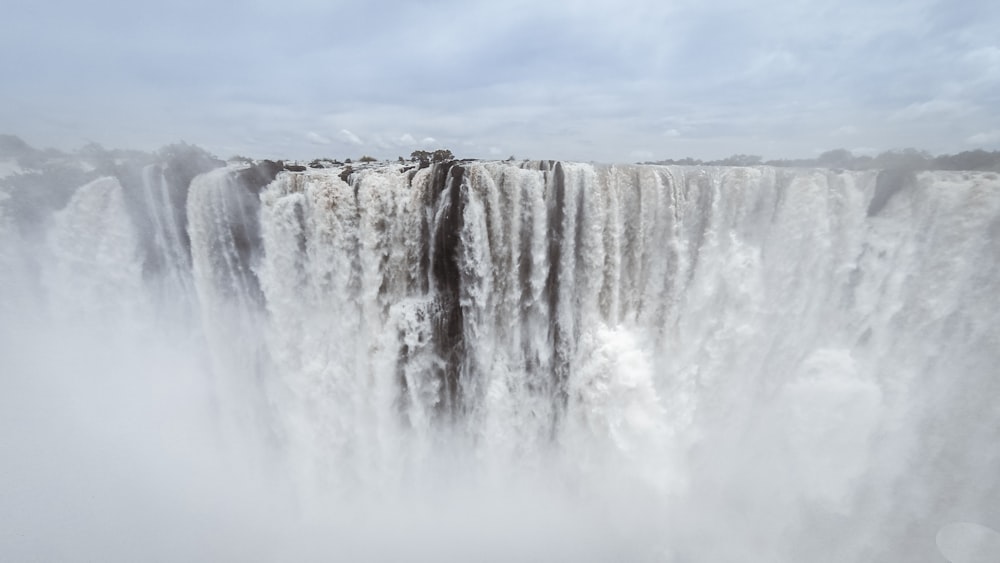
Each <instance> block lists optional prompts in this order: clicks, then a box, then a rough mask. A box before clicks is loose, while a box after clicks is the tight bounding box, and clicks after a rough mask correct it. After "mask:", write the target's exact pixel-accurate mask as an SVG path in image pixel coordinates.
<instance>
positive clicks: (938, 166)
mask: <svg viewBox="0 0 1000 563" xmlns="http://www.w3.org/2000/svg"><path fill="white" fill-rule="evenodd" d="M641 164H679V165H686V166H757V165H761V164H763V165H766V166H780V167H790V168H832V169H841V170H880V169H892V170H988V171H994V172H1000V151H992V152H991V151H985V150H982V149H976V150H971V151H963V152H960V153H957V154H943V155H938V156H934V155H932V154H931V153H929V152H927V151H924V150H918V149H914V148H907V149H902V150H891V151H885V152H883V153H881V154H879V155H877V156H868V155H855V154H853V153H851V151H849V150H847V149H834V150H830V151H826V152H824V153H822V154H820V155H819V156H817V157H816V158H801V159H776V160H766V161H765V160H764V159H763V158H761V157H760V156H757V155H749V154H734V155H732V156H729V157H726V158H723V159H719V160H699V159H696V158H691V157H686V158H681V159H665V160H657V161H649V162H643V163H641Z"/></svg>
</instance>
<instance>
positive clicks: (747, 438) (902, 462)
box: [0, 161, 1000, 561]
mask: <svg viewBox="0 0 1000 563" xmlns="http://www.w3.org/2000/svg"><path fill="white" fill-rule="evenodd" d="M169 170H170V168H169V167H168V166H166V165H164V164H162V163H156V164H150V165H147V166H146V167H145V168H144V169H143V170H142V174H141V181H140V182H138V183H136V182H133V183H131V184H129V183H127V182H125V181H121V180H120V179H118V178H116V177H104V178H100V179H97V180H94V181H93V182H90V183H88V184H86V185H84V186H82V187H80V188H79V189H78V190H77V191H76V193H75V195H74V196H73V197H72V199H71V200H70V201H69V203H68V204H67V205H66V206H65V208H63V209H61V210H58V211H55V212H54V213H51V214H50V215H49V217H48V219H47V222H46V223H45V224H44V225H43V226H42V227H41V228H39V229H38V231H39V232H40V233H42V234H41V235H39V236H40V237H41V238H39V239H38V240H32V239H31V237H32V236H35V235H33V234H32V233H33V232H34V231H24V232H21V231H19V230H18V228H17V224H16V221H14V220H13V219H12V216H11V213H12V212H11V211H10V210H11V209H13V208H12V207H10V206H9V202H10V201H11V198H12V196H10V195H7V194H4V193H0V234H2V236H3V240H2V241H0V260H2V262H0V264H2V265H3V266H4V270H5V272H4V274H3V275H0V282H2V285H0V288H2V289H3V290H4V294H3V295H2V296H0V313H3V314H4V318H3V319H2V320H0V335H3V339H2V344H0V357H2V358H3V360H2V362H3V364H2V365H0V367H3V368H4V369H2V370H0V371H3V372H6V374H7V375H5V377H4V383H3V384H2V385H3V386H4V389H3V393H2V394H3V396H4V398H3V399H0V409H3V410H4V411H5V412H8V413H10V414H8V415H7V416H8V417H9V419H8V421H7V422H5V424H4V425H3V426H4V429H3V430H2V431H0V438H3V439H5V440H6V442H7V443H10V444H11V448H12V449H11V450H10V451H11V452H12V455H11V456H9V457H10V459H11V461H8V462H5V463H4V465H6V466H7V467H8V473H9V474H10V475H12V479H13V480H12V481H7V482H8V483H9V484H7V485H0V493H2V492H4V491H7V493H8V494H7V496H8V497H9V498H11V499H12V500H11V502H10V503H5V504H7V507H6V508H0V520H3V521H5V522H7V523H8V525H10V526H12V529H13V530H14V533H13V535H12V536H11V537H14V538H16V539H15V540H13V544H12V546H11V547H8V548H3V547H0V554H2V553H4V552H5V551H7V550H9V556H10V557H11V558H13V559H15V560H23V559H30V558H32V557H35V558H39V557H41V558H42V559H46V558H48V559H52V558H56V559H67V560H75V559H89V558H98V559H103V560H127V559H148V558H150V557H151V556H152V555H154V554H156V553H160V552H162V553H166V554H168V555H169V558H182V559H194V560H220V559H221V560H261V561H268V560H317V561H319V560H324V561H325V560H337V559H356V560H369V559H372V560H397V559H399V558H401V557H404V556H405V557H407V558H414V559H417V560H424V559H427V560H430V559H446V560H468V559H476V560H497V561H510V560H523V559H531V558H543V559H572V560H581V561H589V560H594V561H606V560H636V559H640V558H641V559H644V560H651V561H734V560H740V561H875V560H907V561H938V560H940V559H939V557H940V556H939V555H938V551H937V547H936V544H935V541H939V542H940V541H947V542H951V543H948V545H949V546H952V545H953V544H954V541H957V540H954V539H953V536H954V533H953V532H954V530H957V529H959V528H956V527H955V526H956V524H955V523H961V522H978V523H980V524H981V525H983V526H992V527H994V528H996V527H998V526H1000V512H998V509H997V508H996V507H997V506H1000V502H998V501H1000V480H998V479H997V478H996V475H998V472H1000V450H998V449H997V448H996V447H995V444H996V440H997V439H998V438H1000V409H997V408H996V404H995V403H996V397H997V396H1000V373H998V372H997V367H996V366H998V365H1000V307H998V306H997V297H996V296H997V295H1000V181H998V179H997V177H996V175H995V174H990V173H978V172H977V173H961V172H921V173H916V174H911V173H898V172H874V171H871V172H845V171H831V170H813V169H778V168H771V167H752V168H750V167H748V168H725V167H683V166H598V165H590V164H577V163H566V162H551V161H540V162H526V163H520V164H519V163H509V162H506V163H499V162H458V161H456V162H445V163H435V164H432V165H430V166H427V167H423V168H421V167H416V166H403V165H388V164H383V165H370V166H368V167H359V169H357V170H346V169H341V168H337V169H307V170H305V171H299V172H289V171H285V172H282V173H280V174H277V176H276V177H275V175H274V174H273V173H263V172H261V170H260V169H258V168H257V167H247V166H246V165H241V166H230V167H224V168H218V169H215V170H211V171H208V172H205V173H203V174H200V175H198V176H197V177H195V178H194V179H193V180H191V181H190V183H189V184H188V183H187V181H186V180H185V181H183V182H179V181H177V180H176V179H175V180H170V179H168V175H169ZM192 176H193V174H192ZM130 190H131V191H130ZM129 202H137V203H134V204H130V203H129ZM8 265H9V267H8ZM31 295H38V296H40V298H38V299H33V298H30V297H29V296H31ZM8 313H9V314H8ZM46 446H51V448H46ZM40 448H42V449H40ZM43 449H44V451H43ZM0 467H3V465H0ZM74 467H76V468H79V477H72V478H70V477H68V476H66V475H67V474H74V470H73V469H72V468H74ZM107 467H112V468H113V469H112V470H110V471H106V469H107ZM35 469H38V471H36V470H35ZM53 482H54V483H56V486H55V487H53V488H47V485H46V484H47V483H53ZM10 483H12V484H10ZM117 485H120V487H119V488H116V486H117ZM41 491H48V492H46V493H45V494H40V492H41ZM35 493H39V494H38V495H37V496H38V498H40V499H41V500H38V499H37V498H35V497H33V494H35ZM56 507H63V508H62V509H59V510H65V511H67V513H68V514H69V515H70V517H68V518H67V519H65V520H61V521H55V520H53V521H50V522H42V521H40V520H37V519H38V518H39V515H49V514H51V512H50V511H55V510H57V508H56ZM26 514H27V515H30V516H32V517H34V518H35V519H36V520H34V521H32V520H31V518H27V517H25V516H24V515H26ZM85 514H96V515H97V517H95V518H87V517H84V516H83V515H85ZM142 514H146V515H148V518H147V519H145V520H144V519H143V518H144V517H140V518H138V519H136V518H134V517H135V516H137V515H142ZM948 526H951V527H948ZM115 530H128V532H127V533H129V534H132V535H134V536H135V537H136V538H138V539H137V540H136V541H135V542H134V543H130V542H124V543H121V542H119V543H116V541H117V539H116V538H118V535H119V533H118V532H115ZM210 530H217V533H216V534H214V535H209V534H210V532H209V531H210ZM939 531H940V532H941V534H945V535H943V536H939ZM121 533H125V532H121ZM40 534H41V535H40ZM948 534H951V535H948ZM43 536H44V537H49V536H51V537H53V538H56V537H64V538H67V539H66V540H64V541H63V540H56V539H53V540H52V541H51V542H50V543H48V544H46V546H41V545H40V542H42V539H41V538H42V537H43ZM939 537H945V540H940V539H938V540H936V539H935V538H939ZM113 540H114V541H113ZM942 549H944V548H942ZM948 549H952V550H953V551H954V550H955V549H959V548H952V547H949V548H948ZM147 550H153V551H147ZM168 555H164V557H167V556H168Z"/></svg>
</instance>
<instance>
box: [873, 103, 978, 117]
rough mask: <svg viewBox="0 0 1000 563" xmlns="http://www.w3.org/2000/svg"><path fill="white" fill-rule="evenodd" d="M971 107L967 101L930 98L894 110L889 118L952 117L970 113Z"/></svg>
mask: <svg viewBox="0 0 1000 563" xmlns="http://www.w3.org/2000/svg"><path fill="white" fill-rule="evenodd" d="M973 109H974V108H973V107H972V106H971V105H970V104H968V103H967V102H960V101H956V100H930V101H927V102H920V103H913V104H910V105H908V106H906V107H904V108H902V109H900V110H898V111H896V112H894V113H893V114H892V115H891V116H890V117H889V119H890V120H893V121H913V120H918V119H927V118H942V117H944V118H954V117H962V116H965V115H968V114H970V113H972V111H973Z"/></svg>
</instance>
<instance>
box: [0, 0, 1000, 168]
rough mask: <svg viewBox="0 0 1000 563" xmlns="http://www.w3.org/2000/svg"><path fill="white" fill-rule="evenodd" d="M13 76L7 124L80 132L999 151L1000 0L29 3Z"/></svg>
mask: <svg viewBox="0 0 1000 563" xmlns="http://www.w3.org/2000/svg"><path fill="white" fill-rule="evenodd" d="M11 4H13V5H11ZM0 77H2V82H0V84H2V86H0V133H13V134H17V135H20V136H21V137H23V138H24V139H25V140H26V141H28V142H29V143H31V144H32V145H35V146H55V147H59V148H66V149H69V148H75V147H78V146H80V145H82V144H84V143H86V142H90V141H95V142H98V143H100V144H102V145H105V146H107V147H127V148H139V149H154V148H157V147H159V146H162V145H164V144H168V143H171V142H176V141H179V140H184V141H187V142H190V143H195V144H198V145H201V146H203V147H205V148H207V149H208V150H210V151H212V152H214V153H215V154H217V155H218V156H221V157H228V156H231V155H233V154H243V155H248V156H253V157H290V158H313V157H317V156H332V157H341V158H343V157H348V156H353V157H357V156H360V155H362V154H370V155H373V156H377V157H387V158H395V157H396V156H397V155H404V156H405V155H409V153H410V151H412V150H414V149H416V148H421V147H426V148H436V147H448V148H451V149H452V150H453V151H454V152H455V154H456V155H458V156H463V157H465V156H468V157H481V158H490V157H499V158H506V157H508V156H511V155H514V156H517V157H518V158H522V157H531V158H559V159H571V160H597V161H605V162H609V161H626V162H630V161H636V160H647V159H660V158H667V157H682V156H694V157H698V158H717V157H723V156H727V155H729V154H733V153H748V154H758V155H762V156H764V157H765V158H775V157H806V156H812V155H815V154H817V153H819V152H821V151H823V150H828V149H831V148H838V147H845V148H848V149H851V150H853V151H855V152H859V153H864V152H871V151H880V150H885V149H890V148H901V147H908V146H914V147H918V148H923V149H927V150H930V151H931V152H934V153H942V152H958V151H962V150H968V149H971V148H976V147H983V148H987V149H998V148H1000V2H998V1H996V0H947V1H928V0H823V1H801V0H799V1H788V2H767V1H764V2H761V1H743V0H716V1H711V2H710V1H703V0H681V1H674V0H652V1H632V2H629V1H627V0H620V1H617V2H615V1H580V2H569V1H550V2H546V1H544V0H542V1H537V0H536V1H525V0H514V1H510V0H507V1H498V2H488V3H487V2H471V1H465V2H463V1H450V0H431V1H423V2H402V1H381V0H371V1H367V2H360V1H356V2H338V1H331V0H325V1H324V0H286V1H282V2H278V1H276V0H258V1H243V2H237V1H235V0H224V1H215V0H199V1H193V0H170V1H169V2H167V1H165V2H160V3H150V2H142V1H136V0H121V1H118V0H87V1H81V0H57V1H52V2H46V1H45V0H39V1H37V2H30V1H27V0H25V1H18V0H15V1H14V2H13V3H7V5H5V6H4V7H3V10H2V17H0Z"/></svg>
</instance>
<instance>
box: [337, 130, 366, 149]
mask: <svg viewBox="0 0 1000 563" xmlns="http://www.w3.org/2000/svg"><path fill="white" fill-rule="evenodd" d="M339 136H340V138H341V139H343V140H344V141H347V142H348V143H350V144H352V145H357V146H361V145H363V144H365V142H364V141H362V140H361V138H360V137H358V136H357V135H355V134H354V133H352V132H350V131H348V130H347V129H341V130H340V134H339Z"/></svg>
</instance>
